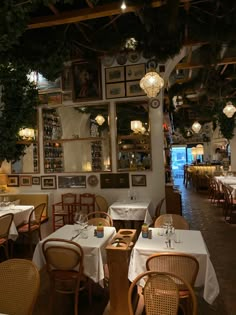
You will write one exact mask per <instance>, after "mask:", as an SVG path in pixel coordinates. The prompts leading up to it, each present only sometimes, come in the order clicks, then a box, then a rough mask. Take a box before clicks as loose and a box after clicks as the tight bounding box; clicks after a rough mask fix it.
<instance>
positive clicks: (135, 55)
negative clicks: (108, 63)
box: [128, 51, 141, 63]
mask: <svg viewBox="0 0 236 315" xmlns="http://www.w3.org/2000/svg"><path fill="white" fill-rule="evenodd" d="M140 57H141V54H140V52H138V51H130V52H129V53H128V60H129V61H130V62H132V63H135V62H138V61H139V59H140Z"/></svg>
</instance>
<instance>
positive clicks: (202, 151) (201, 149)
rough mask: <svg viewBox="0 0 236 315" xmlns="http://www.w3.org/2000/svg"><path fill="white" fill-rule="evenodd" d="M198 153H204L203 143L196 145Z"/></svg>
mask: <svg viewBox="0 0 236 315" xmlns="http://www.w3.org/2000/svg"><path fill="white" fill-rule="evenodd" d="M196 151H197V155H203V154H204V148H203V145H202V144H198V145H197V146H196Z"/></svg>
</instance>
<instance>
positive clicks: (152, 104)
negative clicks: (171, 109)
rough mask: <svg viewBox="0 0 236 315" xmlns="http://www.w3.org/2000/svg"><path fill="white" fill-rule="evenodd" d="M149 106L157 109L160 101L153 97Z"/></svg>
mask: <svg viewBox="0 0 236 315" xmlns="http://www.w3.org/2000/svg"><path fill="white" fill-rule="evenodd" d="M149 104H150V106H151V107H152V108H158V107H159V106H160V101H159V99H158V98H156V97H153V98H151V99H150V101H149Z"/></svg>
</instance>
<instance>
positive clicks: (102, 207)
mask: <svg viewBox="0 0 236 315" xmlns="http://www.w3.org/2000/svg"><path fill="white" fill-rule="evenodd" d="M95 203H96V206H97V208H98V211H103V212H107V211H108V202H107V201H106V199H105V198H104V197H103V196H100V195H96V196H95Z"/></svg>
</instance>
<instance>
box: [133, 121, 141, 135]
mask: <svg viewBox="0 0 236 315" xmlns="http://www.w3.org/2000/svg"><path fill="white" fill-rule="evenodd" d="M142 127H143V124H142V122H141V121H140V120H132V121H131V122H130V128H131V130H133V132H134V133H139V132H141V131H142Z"/></svg>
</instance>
